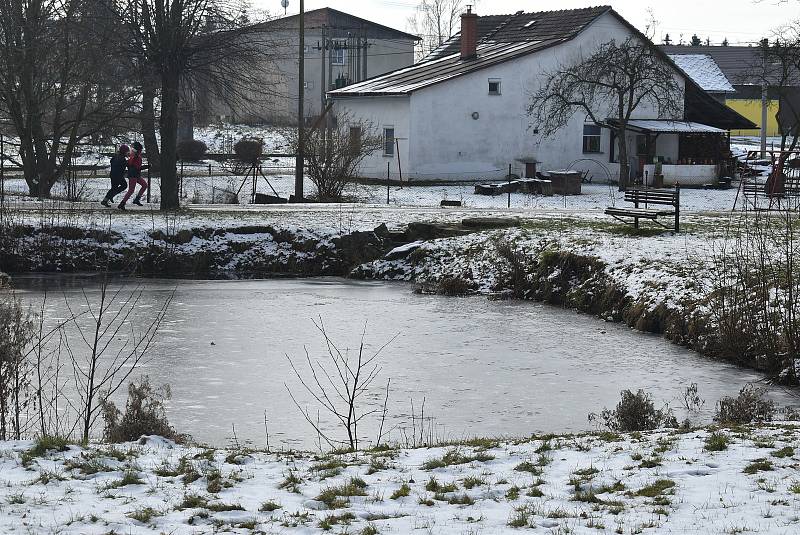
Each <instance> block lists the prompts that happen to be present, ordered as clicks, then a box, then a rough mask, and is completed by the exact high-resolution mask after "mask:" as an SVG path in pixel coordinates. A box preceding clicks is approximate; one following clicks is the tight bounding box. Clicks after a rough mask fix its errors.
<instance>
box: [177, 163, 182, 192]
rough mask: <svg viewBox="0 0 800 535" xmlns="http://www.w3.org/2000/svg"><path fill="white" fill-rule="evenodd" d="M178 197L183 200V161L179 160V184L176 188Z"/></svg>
mask: <svg viewBox="0 0 800 535" xmlns="http://www.w3.org/2000/svg"><path fill="white" fill-rule="evenodd" d="M178 195H180V198H181V199H183V160H181V183H180V186H179V187H178Z"/></svg>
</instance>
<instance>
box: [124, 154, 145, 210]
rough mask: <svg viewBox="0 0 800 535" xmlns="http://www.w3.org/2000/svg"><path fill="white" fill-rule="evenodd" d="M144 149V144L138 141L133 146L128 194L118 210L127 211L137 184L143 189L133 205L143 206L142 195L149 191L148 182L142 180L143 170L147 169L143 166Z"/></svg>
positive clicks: (140, 189) (129, 168)
mask: <svg viewBox="0 0 800 535" xmlns="http://www.w3.org/2000/svg"><path fill="white" fill-rule="evenodd" d="M142 149H143V147H142V144H141V143H139V142H138V141H137V142H135V143H134V144H133V152H132V153H131V156H130V158H128V192H127V193H126V194H125V196H124V197H123V198H122V202H121V203H119V207H118V208H119V209H120V210H125V204H126V203H127V202H128V199H130V198H131V195H133V191H134V190H135V189H136V184H139V185H140V186H141V188H139V193H138V194H137V195H136V198H135V199H134V200H133V204H135V205H137V206H142V195H143V194H144V192H145V191H147V180H145V179H144V178H142V169H146V168H147V167H145V166H142Z"/></svg>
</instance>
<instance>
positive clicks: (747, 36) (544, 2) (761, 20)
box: [252, 0, 800, 44]
mask: <svg viewBox="0 0 800 535" xmlns="http://www.w3.org/2000/svg"><path fill="white" fill-rule="evenodd" d="M252 2H253V6H254V7H256V8H260V9H267V10H269V12H270V13H271V14H273V15H277V14H279V13H283V8H281V7H280V6H281V0H252ZM417 3H418V2H417V1H416V0H306V2H305V4H306V9H307V10H309V9H316V8H320V7H326V6H327V7H332V8H335V9H338V10H340V11H345V12H348V13H351V14H353V15H357V16H359V17H362V18H365V19H368V20H372V21H375V22H379V23H381V24H384V25H387V26H391V27H394V28H398V29H401V30H408V29H410V28H408V24H407V20H408V17H409V16H410V15H412V14H413V12H414V7H415V6H416V5H417ZM604 4H609V5H612V6H613V7H614V8H615V9H616V10H617V11H618V12H619V13H620V14H621V15H622V16H623V17H625V18H626V19H628V20H629V21H630V22H632V23H633V24H634V25H636V26H637V27H638V28H639V29H641V30H644V29H645V26H646V25H647V22H648V20H649V19H650V16H649V15H648V9H652V11H653V13H654V14H655V18H656V20H657V21H658V22H659V25H658V33H657V38H659V39H660V38H661V37H663V35H664V34H665V33H669V34H670V37H671V38H672V40H673V41H674V42H677V41H678V40H679V39H680V37H681V34H683V39H684V41H689V39H690V38H691V36H692V34H693V33H697V35H699V36H700V37H701V38H702V39H703V40H704V41H705V39H706V38H707V37H708V38H710V39H711V40H712V43H714V42H721V41H722V40H723V39H724V38H727V39H728V41H729V42H730V43H731V44H747V43H755V42H757V41H758V40H759V39H760V38H761V37H764V36H770V35H771V33H770V30H771V29H773V28H775V27H778V26H781V25H782V24H785V23H786V22H788V21H789V20H791V19H796V18H800V1H798V0H786V1H785V2H781V1H780V0H761V1H759V0H668V1H664V0H659V1H655V0H613V1H606V2H603V1H602V0H599V1H596V2H590V1H586V0H583V1H581V0H481V1H480V2H479V4H478V8H477V12H478V14H486V15H495V14H504V13H514V12H516V11H520V10H524V11H529V12H530V11H546V10H553V9H568V8H575V7H588V6H593V5H604ZM299 7H300V1H299V0H289V13H290V14H291V13H297V12H298V10H299Z"/></svg>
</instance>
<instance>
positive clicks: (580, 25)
mask: <svg viewBox="0 0 800 535" xmlns="http://www.w3.org/2000/svg"><path fill="white" fill-rule="evenodd" d="M608 11H611V7H610V6H599V7H588V8H582V9H564V10H559V11H539V12H536V13H523V12H522V11H519V12H517V13H515V14H513V15H489V16H485V17H484V16H482V17H479V18H478V42H479V43H512V42H515V43H519V42H526V41H527V42H532V41H552V40H570V39H572V38H573V37H575V36H576V35H578V34H579V33H580V32H581V31H583V29H584V28H586V26H588V25H589V24H590V23H591V22H592V21H594V20H595V19H597V18H598V17H599V16H601V15H603V14H604V13H606V12H608ZM460 49H461V33H460V32H459V33H457V34H455V35H454V36H453V37H451V38H450V39H448V40H447V41H446V42H445V43H444V44H443V45H442V46H440V47H439V48H437V49H436V50H434V51H433V52H431V54H430V55H429V56H428V58H426V59H438V58H443V57H447V56H450V55H452V54H455V53H457V52H459V51H460Z"/></svg>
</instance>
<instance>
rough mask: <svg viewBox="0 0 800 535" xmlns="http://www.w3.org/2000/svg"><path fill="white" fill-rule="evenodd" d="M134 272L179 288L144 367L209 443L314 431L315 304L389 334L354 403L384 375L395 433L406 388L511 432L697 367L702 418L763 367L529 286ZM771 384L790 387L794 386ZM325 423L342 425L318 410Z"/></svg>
mask: <svg viewBox="0 0 800 535" xmlns="http://www.w3.org/2000/svg"><path fill="white" fill-rule="evenodd" d="M15 284H16V286H17V287H18V288H20V289H21V291H22V294H23V295H24V298H25V299H26V300H28V301H29V302H31V303H34V304H35V303H37V302H38V303H39V304H41V298H42V295H43V293H44V291H45V290H46V291H47V292H48V299H47V308H48V315H49V317H50V318H58V317H64V316H66V315H67V307H66V302H67V301H68V302H70V303H71V306H72V307H73V309H74V310H78V309H81V308H82V307H85V306H86V301H88V302H90V303H91V302H93V300H96V299H97V298H98V295H99V287H98V284H97V282H96V281H95V280H94V279H93V278H91V277H87V278H80V277H73V278H66V279H65V278H33V277H31V278H17V279H15ZM127 284H128V287H129V288H133V287H134V286H135V285H136V284H137V283H136V282H133V281H128V282H127ZM141 284H144V286H142V287H141V288H142V289H143V292H144V295H143V299H142V302H141V304H140V305H139V313H138V316H139V321H144V319H145V318H146V317H147V316H148V314H150V313H151V312H152V310H153V306H154V305H155V304H157V303H158V302H159V301H160V300H163V299H164V297H165V296H167V295H168V294H169V293H170V292H171V291H172V290H175V297H174V301H173V303H172V305H171V307H170V309H169V313H168V316H167V319H166V321H165V323H164V325H163V329H162V333H161V336H160V337H159V339H158V344H157V346H156V348H155V349H154V350H153V351H152V354H151V359H150V360H149V361H148V362H147V363H146V364H144V365H143V366H142V367H141V373H142V374H148V375H149V376H150V378H151V380H152V382H154V383H168V384H169V385H170V386H171V389H172V399H171V400H170V401H169V404H168V412H169V417H170V420H171V422H172V423H173V425H174V426H175V427H176V428H177V429H178V430H179V431H183V432H187V433H190V434H191V435H192V436H193V437H195V438H196V439H198V440H200V441H203V442H207V443H211V444H214V445H224V444H226V443H228V441H229V440H231V439H232V437H233V435H234V432H235V436H236V439H237V440H238V441H239V442H251V443H252V444H254V445H256V446H261V445H264V443H265V442H266V434H267V431H268V432H269V436H270V439H269V440H270V445H271V446H272V447H286V448H297V447H302V448H309V447H313V445H314V443H315V440H316V434H315V433H314V432H313V430H312V428H311V426H310V425H308V424H307V423H306V422H304V421H303V419H302V417H301V415H300V412H299V410H298V408H297V407H296V406H295V405H294V404H293V403H292V401H291V398H290V396H289V394H288V392H287V388H288V389H289V390H291V391H292V393H293V394H294V395H295V397H296V398H297V399H298V401H299V403H300V404H301V405H302V406H304V407H306V406H307V407H308V408H309V409H310V410H311V412H312V413H313V414H314V416H315V417H316V414H317V413H316V408H315V405H314V404H313V399H312V398H311V396H310V395H308V394H307V393H306V392H304V391H303V390H302V387H301V385H300V382H299V381H298V379H297V378H296V377H295V376H294V375H293V374H292V371H291V368H290V365H289V358H291V359H294V360H295V362H296V363H297V365H298V368H299V369H300V370H303V369H304V368H303V366H304V365H305V363H304V360H303V359H304V356H305V349H307V350H308V352H309V355H310V356H311V357H312V358H318V357H319V358H324V356H325V346H324V344H323V340H322V337H321V335H320V333H319V332H318V331H317V329H316V328H315V327H314V323H313V320H315V319H317V321H318V320H319V318H321V319H322V321H323V322H324V324H325V327H326V329H327V331H328V334H329V335H330V337H331V338H332V339H333V340H334V341H335V342H336V343H337V344H338V345H339V347H340V348H347V347H349V348H356V347H357V346H358V343H359V340H360V335H361V333H362V331H364V329H365V325H366V337H365V342H366V346H365V347H366V348H365V353H366V354H371V352H374V351H375V350H376V349H377V348H378V347H379V346H381V345H383V344H384V343H386V342H387V341H388V340H390V339H393V341H392V342H391V343H390V344H389V345H388V346H387V347H386V348H385V349H384V351H383V353H382V355H381V357H380V358H379V362H380V365H381V368H382V369H381V370H380V375H379V377H378V379H377V380H376V383H375V385H374V386H375V389H374V391H373V392H371V394H370V396H369V398H368V399H366V400H365V402H366V405H365V406H366V407H367V408H369V409H374V408H378V407H380V406H381V405H382V404H383V400H384V396H385V390H384V389H385V385H386V381H387V380H388V379H389V378H391V388H390V396H389V402H388V416H387V418H386V424H385V429H389V430H391V432H392V434H393V436H394V437H395V438H399V437H400V436H402V433H403V429H406V431H405V433H406V434H410V432H411V431H410V430H411V428H412V422H411V403H412V400H413V403H414V407H415V412H416V414H417V415H418V416H419V413H420V409H421V405H422V403H423V400H424V406H425V417H426V422H428V423H427V427H428V428H429V429H432V430H433V432H434V433H435V434H437V435H438V436H440V437H445V436H447V437H453V438H456V437H463V436H475V435H480V436H487V435H492V436H494V435H513V436H521V435H527V434H530V433H533V432H566V431H581V430H587V429H591V428H592V424H590V423H589V422H588V421H587V414H588V413H589V412H592V411H599V410H600V409H602V408H603V407H604V406H609V407H610V406H613V405H614V404H615V403H616V401H617V400H618V398H619V391H620V390H621V389H623V388H630V389H638V388H643V389H645V390H647V391H649V392H652V393H653V395H654V397H655V398H656V400H657V401H658V402H659V403H663V402H669V403H670V405H671V406H673V407H675V408H676V409H677V410H676V412H677V413H678V416H679V417H680V416H682V411H681V410H680V406H681V403H680V402H679V398H680V395H681V393H682V391H683V390H684V389H685V386H686V385H688V384H690V383H692V382H694V383H697V384H698V385H699V391H700V395H701V397H703V398H704V399H705V400H706V404H705V407H704V411H703V413H702V415H701V417H700V418H701V419H705V420H708V419H710V415H711V411H712V409H713V406H714V403H715V401H716V400H717V399H719V398H720V397H721V396H723V395H731V394H735V393H736V392H737V391H738V390H739V388H741V386H743V385H744V384H745V383H747V382H752V381H757V380H760V379H761V376H760V375H759V374H757V373H754V372H750V371H747V370H742V369H738V368H735V367H733V366H730V365H727V364H723V363H719V362H714V361H711V360H708V359H705V358H702V357H700V356H698V355H697V354H694V353H692V352H690V351H687V350H685V349H682V348H679V347H676V346H674V345H672V344H670V343H668V342H665V341H664V340H662V339H661V338H659V337H657V336H650V335H645V334H642V333H639V332H634V331H631V330H629V329H628V328H626V327H624V326H621V325H616V324H609V323H605V322H602V321H599V320H597V319H595V318H592V317H589V316H584V315H579V314H577V313H575V312H571V311H566V310H561V309H559V308H554V307H551V306H547V305H539V304H534V303H528V302H514V301H505V302H494V301H489V300H487V299H485V298H481V297H476V298H465V299H454V298H446V297H436V296H420V295H415V294H413V293H412V292H411V288H410V287H409V286H407V285H402V284H386V283H369V282H368V283H364V282H351V281H343V280H338V279H315V280H265V281H210V282H206V281H162V280H148V281H145V282H143V283H141ZM771 395H772V396H773V397H774V398H775V399H776V400H777V401H779V402H781V403H784V404H789V403H791V402H792V393H791V392H785V391H781V390H773V391H771ZM265 412H266V420H267V426H266V430H265ZM378 423H379V422H378V418H377V417H369V418H367V419H365V420H364V422H363V425H362V427H361V432H362V433H361V434H362V435H363V436H364V438H365V439H367V440H374V437H375V434H376V429H377V426H378ZM320 424H321V426H322V427H323V428H324V429H325V430H326V432H329V433H331V434H333V435H336V434H337V430H336V429H335V428H334V427H333V426H332V425H331V420H330V418H328V417H327V416H326V415H325V413H324V412H322V413H320ZM416 425H417V428H418V427H419V424H416ZM339 436H340V435H339Z"/></svg>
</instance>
